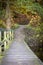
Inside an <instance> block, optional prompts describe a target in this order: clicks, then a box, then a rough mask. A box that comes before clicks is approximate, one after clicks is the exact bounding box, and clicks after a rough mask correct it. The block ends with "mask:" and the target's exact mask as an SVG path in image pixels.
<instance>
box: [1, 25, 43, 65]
mask: <svg viewBox="0 0 43 65" xmlns="http://www.w3.org/2000/svg"><path fill="white" fill-rule="evenodd" d="M23 28H24V26H20V27H19V28H18V29H17V30H15V39H14V41H13V43H12V44H11V46H10V48H9V50H8V51H7V52H6V54H5V57H4V58H3V59H2V63H1V65H43V64H42V62H41V60H40V59H38V57H37V56H36V55H35V54H34V53H33V51H32V50H31V49H30V48H29V47H28V46H27V44H26V43H25V41H24V38H25V35H24V34H23V33H22V32H23Z"/></svg>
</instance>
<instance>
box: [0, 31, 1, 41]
mask: <svg viewBox="0 0 43 65" xmlns="http://www.w3.org/2000/svg"><path fill="white" fill-rule="evenodd" d="M0 42H1V31H0Z"/></svg>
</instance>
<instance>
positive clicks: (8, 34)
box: [0, 30, 14, 54]
mask: <svg viewBox="0 0 43 65" xmlns="http://www.w3.org/2000/svg"><path fill="white" fill-rule="evenodd" d="M13 39H14V30H0V54H1V52H4V51H5V50H6V49H7V45H9V44H10V43H11V42H12V41H13Z"/></svg>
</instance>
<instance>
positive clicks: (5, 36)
mask: <svg viewBox="0 0 43 65" xmlns="http://www.w3.org/2000/svg"><path fill="white" fill-rule="evenodd" d="M6 34H7V33H6V31H4V48H5V49H6V45H7V43H6V39H7V38H6Z"/></svg>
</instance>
